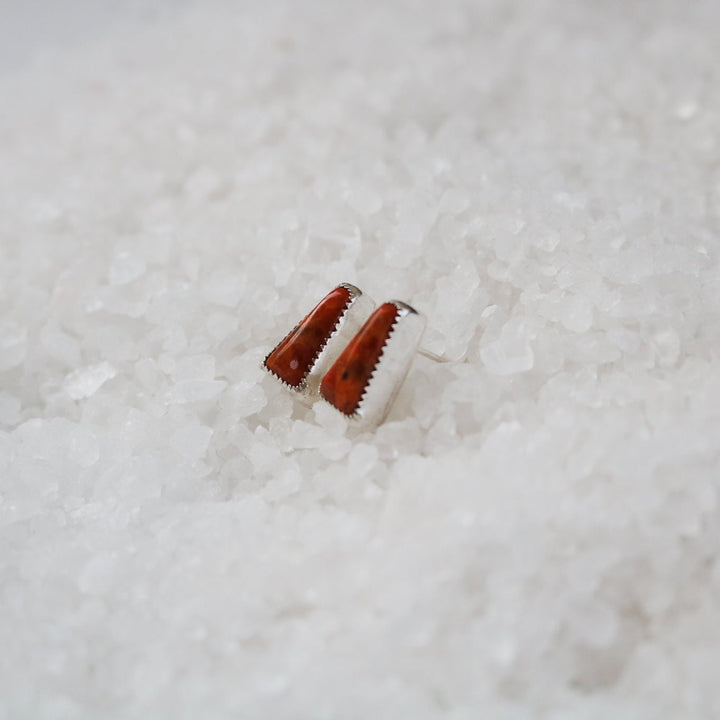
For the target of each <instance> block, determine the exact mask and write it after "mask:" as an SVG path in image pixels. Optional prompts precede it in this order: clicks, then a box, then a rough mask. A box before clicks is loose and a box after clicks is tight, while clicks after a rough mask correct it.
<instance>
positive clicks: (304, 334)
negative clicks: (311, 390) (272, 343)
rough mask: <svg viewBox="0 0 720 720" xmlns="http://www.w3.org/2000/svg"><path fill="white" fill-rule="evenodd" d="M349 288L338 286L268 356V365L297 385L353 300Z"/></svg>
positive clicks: (282, 377)
mask: <svg viewBox="0 0 720 720" xmlns="http://www.w3.org/2000/svg"><path fill="white" fill-rule="evenodd" d="M350 300H351V294H350V291H349V290H348V289H347V288H346V287H343V286H342V285H341V286H340V287H336V288H335V289H334V290H332V291H331V292H329V293H328V294H327V295H326V296H325V297H324V298H323V299H322V300H321V301H320V302H319V303H318V304H317V305H316V306H315V308H314V309H313V310H312V311H311V312H310V313H309V314H308V315H307V316H306V317H305V319H304V320H303V321H302V322H301V323H300V324H299V325H298V326H297V327H296V328H295V329H294V330H293V331H292V332H291V333H290V334H289V335H288V336H287V337H286V338H285V339H284V340H282V341H281V342H280V343H279V344H278V346H277V347H276V348H275V349H274V350H273V351H272V352H271V353H270V354H269V355H268V356H267V358H265V367H266V368H267V369H268V370H269V371H270V372H271V373H273V374H274V375H276V376H277V377H279V378H280V379H281V380H282V381H283V382H285V383H287V384H288V385H289V386H290V387H292V388H298V387H300V386H301V385H302V383H303V380H305V378H306V377H307V375H308V373H309V372H310V370H311V369H312V366H313V364H314V363H315V361H316V360H317V358H318V356H319V355H320V353H321V352H322V349H323V348H324V347H325V345H326V344H327V341H328V339H329V338H330V336H331V335H332V333H333V331H334V330H335V328H336V327H337V324H338V322H339V321H340V318H341V317H342V315H343V313H344V312H345V310H346V309H347V307H348V305H349V304H350Z"/></svg>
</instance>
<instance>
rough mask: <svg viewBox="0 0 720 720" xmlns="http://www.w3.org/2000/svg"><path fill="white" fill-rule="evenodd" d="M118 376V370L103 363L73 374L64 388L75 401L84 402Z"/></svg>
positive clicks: (81, 369) (66, 380)
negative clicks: (83, 400)
mask: <svg viewBox="0 0 720 720" xmlns="http://www.w3.org/2000/svg"><path fill="white" fill-rule="evenodd" d="M116 375H117V370H116V369H115V368H114V367H113V366H112V365H111V364H110V363H109V362H105V361H103V362H100V363H97V364H96V365H88V366H86V367H83V368H78V369H77V370H74V371H73V372H71V373H70V374H69V375H68V376H67V377H66V378H65V381H64V382H63V388H64V389H65V392H67V394H68V395H69V396H70V397H71V398H72V399H73V400H82V399H84V398H88V397H90V396H92V395H94V394H95V393H96V392H97V391H98V390H99V389H100V388H101V387H102V386H103V385H104V384H105V383H106V382H107V381H108V380H111V379H112V378H114V377H115V376H116Z"/></svg>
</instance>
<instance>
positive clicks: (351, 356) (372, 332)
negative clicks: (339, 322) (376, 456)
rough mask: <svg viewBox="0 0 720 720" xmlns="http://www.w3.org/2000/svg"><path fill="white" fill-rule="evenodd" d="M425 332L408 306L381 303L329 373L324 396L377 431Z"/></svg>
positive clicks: (323, 386) (322, 389) (323, 385)
mask: <svg viewBox="0 0 720 720" xmlns="http://www.w3.org/2000/svg"><path fill="white" fill-rule="evenodd" d="M424 329H425V319H424V317H423V316H422V315H420V314H419V313H418V312H417V311H416V310H415V309H414V308H412V307H410V305H407V304H405V303H403V302H400V301H397V300H393V301H391V302H386V303H383V304H382V305H380V306H379V307H378V308H377V309H376V310H375V311H374V312H373V313H372V315H370V317H369V318H368V319H367V321H366V322H365V324H364V325H363V326H362V327H361V328H360V330H358V332H357V334H356V335H355V337H354V338H353V339H352V340H350V342H349V343H348V345H347V347H346V348H345V349H344V350H343V351H342V353H340V355H339V357H338V358H337V360H336V361H335V362H334V363H333V365H332V366H331V367H330V369H329V370H328V371H327V374H326V375H325V377H324V378H323V379H322V382H321V384H320V395H321V396H322V397H323V398H324V399H325V400H326V401H327V402H329V403H330V404H331V405H332V406H333V407H335V408H336V409H337V410H339V411H340V412H342V413H343V414H344V415H346V416H347V417H349V418H352V419H353V420H354V421H356V422H357V423H358V425H361V426H364V427H371V426H375V425H378V424H379V423H381V422H382V421H383V419H384V418H385V416H386V414H387V412H388V410H389V408H390V405H391V404H392V401H393V400H394V399H395V396H396V394H397V392H398V390H399V389H400V386H401V385H402V383H403V381H404V379H405V376H406V375H407V373H408V370H409V369H410V365H411V363H412V359H413V357H414V355H415V353H416V351H417V349H418V346H419V344H420V339H421V337H422V334H423V331H424Z"/></svg>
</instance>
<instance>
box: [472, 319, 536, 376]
mask: <svg viewBox="0 0 720 720" xmlns="http://www.w3.org/2000/svg"><path fill="white" fill-rule="evenodd" d="M480 357H481V358H482V361H483V363H484V364H485V367H487V369H488V370H489V371H490V372H491V373H494V374H496V375H515V374H517V373H522V372H527V371H528V370H531V369H532V367H533V365H534V363H535V353H534V352H533V349H532V345H531V344H530V334H529V332H528V328H527V326H526V325H525V324H524V323H523V322H522V321H521V320H511V321H509V322H508V323H506V324H505V326H504V327H503V330H502V332H501V335H500V338H499V339H498V340H495V341H493V342H491V343H489V344H487V345H485V346H484V347H483V348H482V349H481V350H480Z"/></svg>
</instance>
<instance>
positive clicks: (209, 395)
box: [169, 380, 227, 403]
mask: <svg viewBox="0 0 720 720" xmlns="http://www.w3.org/2000/svg"><path fill="white" fill-rule="evenodd" d="M226 387H227V382H226V381H225V380H181V381H180V382H178V383H175V385H173V386H172V387H171V388H170V390H169V399H170V401H171V402H176V403H193V402H203V401H206V400H212V399H213V398H215V397H217V396H218V395H219V394H220V393H221V392H222V391H223V390H224V389H225V388H226Z"/></svg>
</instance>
